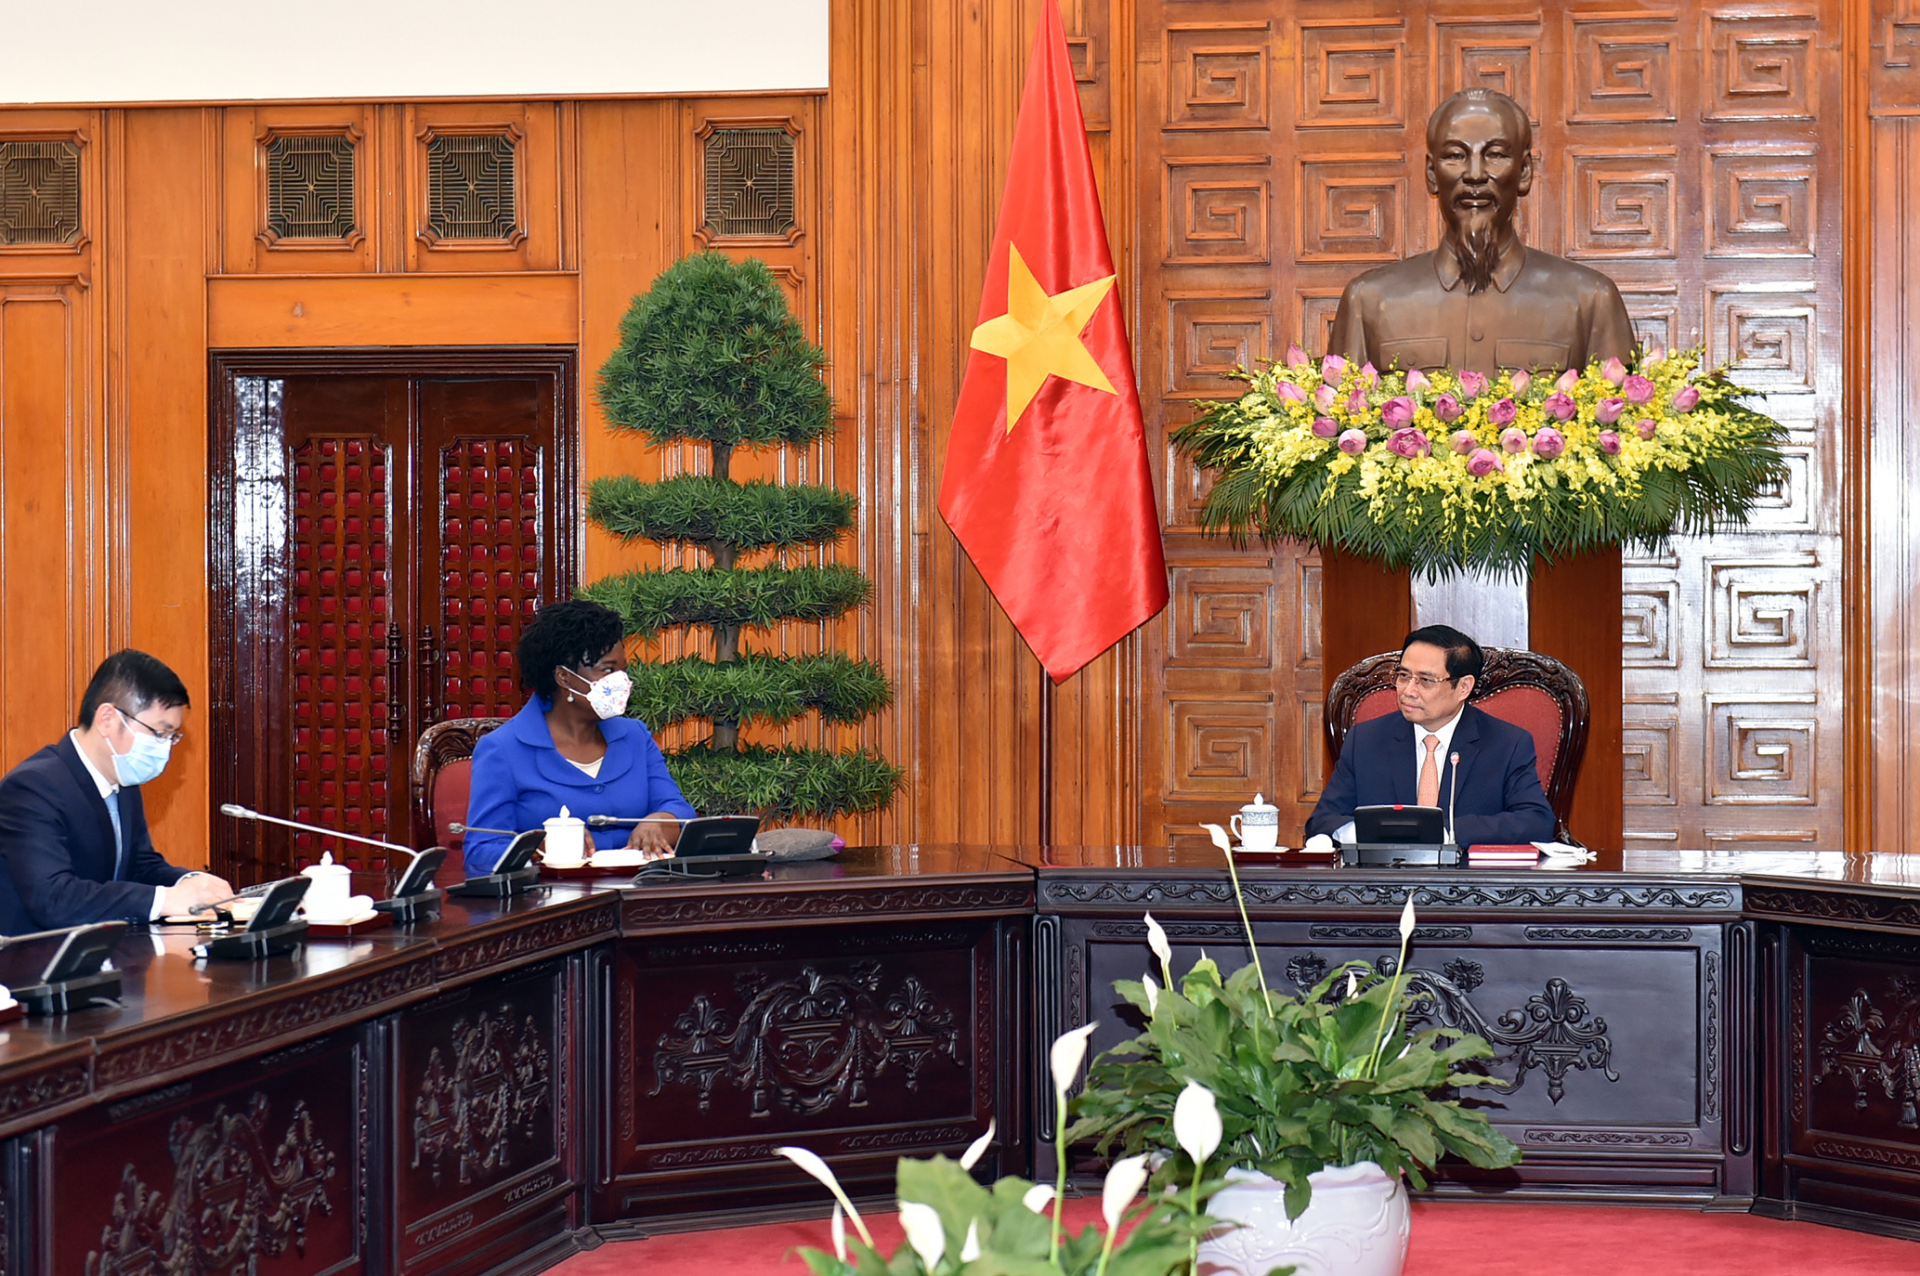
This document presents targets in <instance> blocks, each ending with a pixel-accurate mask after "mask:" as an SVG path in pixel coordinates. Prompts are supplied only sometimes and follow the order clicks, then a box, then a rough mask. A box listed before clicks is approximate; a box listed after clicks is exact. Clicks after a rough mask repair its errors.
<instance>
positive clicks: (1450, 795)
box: [1447, 749, 1460, 846]
mask: <svg viewBox="0 0 1920 1276" xmlns="http://www.w3.org/2000/svg"><path fill="white" fill-rule="evenodd" d="M1447 765H1448V766H1449V767H1450V768H1452V774H1451V775H1450V776H1449V777H1448V778H1449V780H1450V781H1451V783H1449V784H1448V786H1447V790H1448V791H1447V845H1448V846H1458V845H1460V843H1458V842H1456V841H1454V839H1453V803H1454V800H1455V799H1456V798H1458V797H1459V796H1460V750H1458V749H1455V750H1454V751H1453V752H1452V753H1450V754H1448V755H1447Z"/></svg>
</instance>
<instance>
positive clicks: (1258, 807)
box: [1240, 793, 1280, 815]
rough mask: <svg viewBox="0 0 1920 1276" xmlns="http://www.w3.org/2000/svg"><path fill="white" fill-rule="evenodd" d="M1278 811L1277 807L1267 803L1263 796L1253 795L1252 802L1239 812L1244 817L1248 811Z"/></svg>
mask: <svg viewBox="0 0 1920 1276" xmlns="http://www.w3.org/2000/svg"><path fill="white" fill-rule="evenodd" d="M1279 809H1280V808H1279V807H1277V806H1275V805H1274V804H1273V803H1271V802H1269V801H1267V799H1266V796H1265V795H1264V794H1260V793H1256V794H1254V795H1253V801H1251V802H1249V803H1247V804H1246V805H1245V806H1243V807H1241V808H1240V812H1241V814H1243V815H1244V814H1245V813H1247V812H1248V811H1278V810H1279Z"/></svg>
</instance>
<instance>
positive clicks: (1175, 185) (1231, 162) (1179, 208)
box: [1164, 155, 1273, 265]
mask: <svg viewBox="0 0 1920 1276" xmlns="http://www.w3.org/2000/svg"><path fill="white" fill-rule="evenodd" d="M1271 162H1272V161H1271V160H1270V159H1268V157H1266V156H1264V155H1246V156H1234V155H1211V156H1192V157H1187V158H1183V159H1180V160H1171V159H1170V160H1168V161H1167V164H1166V205H1165V209H1164V211H1165V215H1166V219H1167V245H1166V260H1167V262H1168V263H1169V264H1194V265H1198V264H1202V263H1209V262H1210V263H1213V264H1215V265H1230V264H1235V263H1243V264H1249V265H1251V264H1265V263H1266V262H1268V261H1270V260H1272V248H1271V241H1270V232H1269V227H1270V225H1271V213H1270V212H1269V205H1270V204H1271V202H1272V185H1273V179H1272V174H1271V172H1270V170H1269V165H1270V164H1271Z"/></svg>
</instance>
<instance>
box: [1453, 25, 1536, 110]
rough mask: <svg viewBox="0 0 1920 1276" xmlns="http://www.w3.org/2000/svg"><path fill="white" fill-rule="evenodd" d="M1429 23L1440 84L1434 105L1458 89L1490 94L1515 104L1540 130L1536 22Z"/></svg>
mask: <svg viewBox="0 0 1920 1276" xmlns="http://www.w3.org/2000/svg"><path fill="white" fill-rule="evenodd" d="M1432 21H1433V31H1434V35H1433V42H1434V54H1433V63H1434V72H1435V75H1436V76H1437V78H1438V83H1437V84H1436V85H1435V89H1434V94H1433V99H1432V100H1433V101H1435V102H1438V101H1440V100H1441V99H1442V98H1445V97H1447V96H1448V95H1449V94H1452V93H1455V92H1457V91H1459V90H1460V89H1470V88H1482V89H1493V90H1495V91H1496V92H1500V93H1505V94H1506V95H1507V96H1508V97H1510V98H1512V99H1513V100H1514V101H1516V102H1518V103H1519V104H1520V105H1521V106H1522V107H1524V108H1525V109H1526V112H1527V116H1528V118H1530V119H1531V120H1532V121H1533V123H1534V127H1535V128H1538V127H1539V126H1540V91H1539V82H1538V76H1539V72H1538V50H1539V48H1540V33H1541V29H1540V23H1539V22H1538V21H1536V20H1531V19H1519V20H1515V21H1501V20H1499V19H1495V18H1473V17H1452V16H1441V15H1435V16H1434V18H1433V19H1432Z"/></svg>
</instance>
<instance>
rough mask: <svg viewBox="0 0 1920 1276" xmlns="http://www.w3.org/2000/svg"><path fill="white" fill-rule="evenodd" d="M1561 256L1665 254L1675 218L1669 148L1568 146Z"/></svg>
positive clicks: (1671, 247) (1676, 195)
mask: <svg viewBox="0 0 1920 1276" xmlns="http://www.w3.org/2000/svg"><path fill="white" fill-rule="evenodd" d="M1567 161H1568V166H1569V168H1570V169H1571V177H1570V179H1569V181H1568V182H1567V197H1568V199H1569V200H1570V201H1571V207H1570V208H1569V209H1568V214H1567V221H1568V231H1569V233H1568V237H1567V256H1569V257H1574V258H1607V257H1671V256H1673V255H1674V252H1675V248H1676V240H1675V238H1674V235H1675V231H1676V223H1677V220H1678V211H1677V210H1678V207H1679V192H1678V186H1679V181H1678V174H1677V173H1676V172H1675V171H1674V164H1675V156H1674V150H1673V148H1672V147H1658V148H1652V149H1647V150H1636V149H1626V150H1616V149H1599V148H1594V147H1579V146H1576V147H1572V148H1569V150H1568V154H1567Z"/></svg>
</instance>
